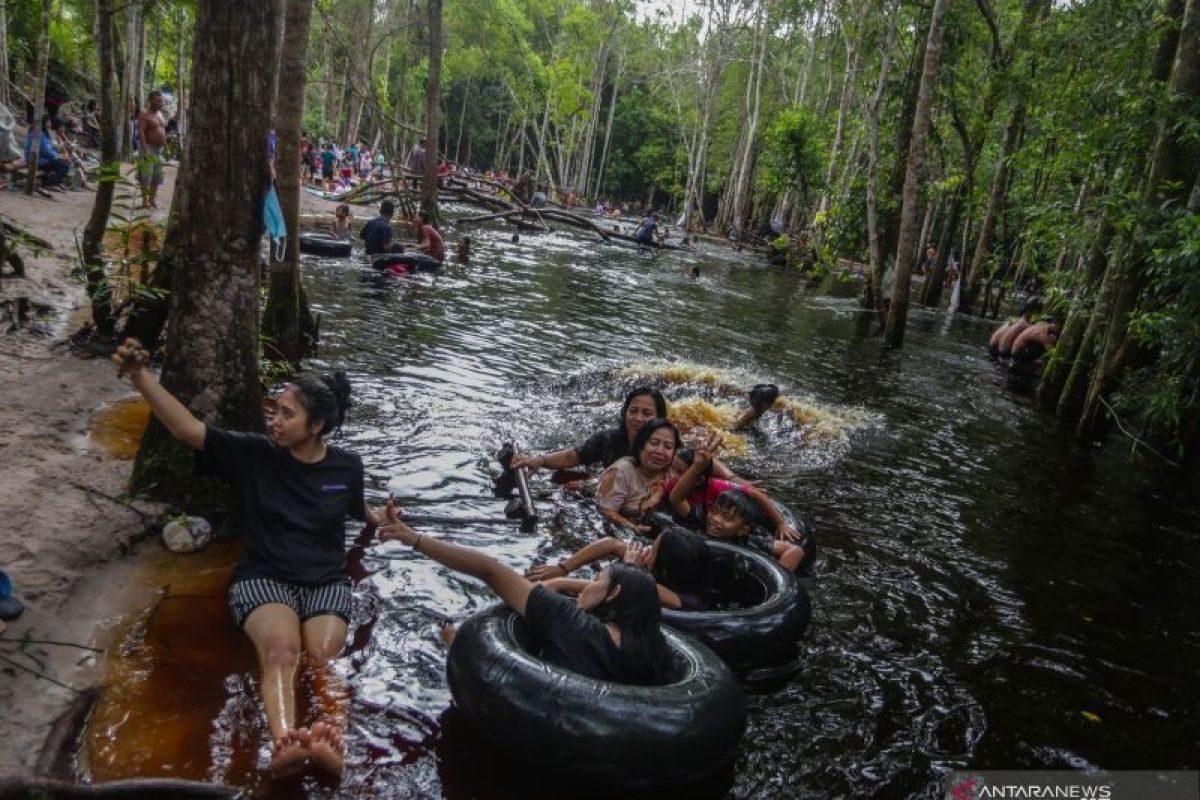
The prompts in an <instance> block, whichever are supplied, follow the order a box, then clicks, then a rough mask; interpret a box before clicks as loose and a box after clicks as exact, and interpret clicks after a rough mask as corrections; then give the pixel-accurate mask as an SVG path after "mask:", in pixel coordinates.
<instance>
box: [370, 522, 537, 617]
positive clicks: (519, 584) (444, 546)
mask: <svg viewBox="0 0 1200 800" xmlns="http://www.w3.org/2000/svg"><path fill="white" fill-rule="evenodd" d="M379 539H380V541H385V542H386V541H391V540H393V539H397V540H399V541H401V542H403V543H404V544H406V545H408V546H409V547H411V548H412V549H413V550H414V551H415V552H417V553H420V554H421V555H423V556H426V557H427V558H432V559H433V560H434V561H436V562H438V563H439V564H442V565H443V566H446V567H449V568H450V569H452V570H454V571H455V572H461V573H463V574H464V575H470V576H472V577H474V578H479V579H480V580H481V581H483V582H484V583H486V584H487V585H488V586H490V587H491V588H492V591H494V592H495V593H496V594H498V595H499V596H500V599H501V600H503V601H504V602H505V604H506V605H507V606H508V607H509V608H511V609H512V610H513V611H516V612H517V613H518V614H520V615H521V616H522V617H523V616H525V604H526V602H527V601H528V600H529V593H530V592H531V591H532V590H533V583H531V582H530V581H528V580H526V579H525V578H524V577H522V576H521V575H520V574H518V573H517V572H516V571H515V570H512V569H509V568H508V567H506V566H504V565H503V564H501V563H500V562H499V561H497V560H496V559H494V558H492V557H491V556H488V555H484V554H483V553H480V552H479V551H478V550H472V549H471V548H469V547H461V546H459V545H456V544H450V543H449V542H443V541H441V540H440V539H435V538H433V537H432V536H426V535H425V534H423V533H417V532H416V531H414V530H413V529H412V528H410V527H408V525H406V524H405V523H404V521H403V520H401V519H400V518H399V517H398V516H396V513H395V509H394V508H393V509H391V511H390V512H389V514H388V524H387V525H386V526H384V527H383V528H381V529H380V530H379Z"/></svg>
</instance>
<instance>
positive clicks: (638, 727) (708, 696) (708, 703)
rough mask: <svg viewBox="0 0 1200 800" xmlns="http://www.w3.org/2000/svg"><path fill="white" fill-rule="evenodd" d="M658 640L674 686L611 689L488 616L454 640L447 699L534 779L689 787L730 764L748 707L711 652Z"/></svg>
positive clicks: (516, 622)
mask: <svg viewBox="0 0 1200 800" xmlns="http://www.w3.org/2000/svg"><path fill="white" fill-rule="evenodd" d="M663 633H664V634H665V635H666V637H667V642H668V643H669V644H670V646H671V648H672V649H673V650H674V651H675V652H676V654H677V655H678V657H679V658H678V661H679V675H678V677H677V678H676V680H675V682H674V683H671V684H668V685H666V686H631V685H627V684H620V683H609V682H606V681H599V680H595V679H593V678H588V677H585V676H583V675H580V674H578V673H576V672H571V671H570V670H567V669H563V668H562V667H558V666H555V665H553V664H548V663H546V662H545V661H542V660H540V659H538V658H537V657H536V656H534V655H533V654H531V653H530V652H528V651H527V649H526V644H527V642H528V638H527V637H528V634H527V632H526V630H525V627H524V623H523V621H522V620H521V618H520V617H518V616H517V615H516V614H515V613H514V612H513V611H511V610H510V609H508V608H507V607H505V606H502V605H498V606H493V607H491V608H488V609H485V610H483V611H480V612H479V613H477V614H475V615H473V616H471V617H470V618H469V619H468V620H467V621H466V622H464V623H463V625H462V626H461V628H460V629H459V631H458V633H457V635H455V637H454V643H453V645H451V647H450V655H449V658H448V660H447V664H446V673H447V677H448V679H449V682H450V691H451V693H452V694H453V696H454V701H455V703H456V704H457V705H458V706H459V707H461V708H462V710H463V711H464V712H465V713H466V714H467V716H468V717H469V718H470V719H471V721H472V722H473V723H474V724H475V726H476V727H477V728H478V729H479V730H480V732H481V733H483V734H484V735H486V736H487V737H488V738H489V739H491V740H493V741H495V742H496V743H497V744H499V745H500V746H501V747H503V748H504V749H505V750H507V751H508V752H509V753H510V754H512V755H513V756H515V757H518V758H520V759H522V760H524V761H526V762H528V763H530V764H532V765H533V766H534V767H535V768H536V769H538V770H550V771H553V772H556V773H561V774H569V775H570V776H571V778H572V779H574V780H579V781H590V782H592V783H595V784H603V785H604V786H611V787H627V788H638V787H652V786H671V785H679V784H684V783H691V782H694V781H696V780H698V779H700V778H703V777H704V776H705V775H708V774H710V773H712V772H715V771H718V770H720V769H722V768H724V767H725V766H727V765H728V764H729V762H730V761H731V759H733V757H734V755H735V754H736V752H737V748H738V744H739V742H740V741H741V738H742V733H743V731H744V730H745V727H746V706H745V699H744V698H743V696H742V692H741V689H740V688H739V687H738V685H737V682H736V681H735V680H734V678H733V674H732V673H731V672H730V670H729V668H728V667H727V666H725V664H724V662H722V661H721V660H720V659H719V658H718V657H717V656H716V655H715V654H714V653H713V652H712V651H711V650H709V649H708V648H706V647H704V646H703V645H701V644H699V643H698V642H696V641H695V640H693V639H691V638H689V637H687V636H683V635H681V634H679V633H678V632H676V631H673V630H670V629H668V628H664V630H663ZM568 794H569V792H568Z"/></svg>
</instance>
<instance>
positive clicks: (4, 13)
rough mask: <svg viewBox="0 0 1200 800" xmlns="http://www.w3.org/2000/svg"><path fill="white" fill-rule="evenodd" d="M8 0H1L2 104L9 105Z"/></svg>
mask: <svg viewBox="0 0 1200 800" xmlns="http://www.w3.org/2000/svg"><path fill="white" fill-rule="evenodd" d="M7 32H8V0H0V106H7V105H8V35H7Z"/></svg>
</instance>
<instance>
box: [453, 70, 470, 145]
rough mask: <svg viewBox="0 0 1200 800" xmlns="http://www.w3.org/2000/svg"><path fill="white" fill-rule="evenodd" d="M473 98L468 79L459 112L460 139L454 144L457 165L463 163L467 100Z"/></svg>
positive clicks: (468, 79)
mask: <svg viewBox="0 0 1200 800" xmlns="http://www.w3.org/2000/svg"><path fill="white" fill-rule="evenodd" d="M470 96H471V79H470V78H469V77H468V78H467V81H466V85H465V86H463V99H462V108H461V109H460V110H459V112H458V138H457V140H456V141H455V142H454V161H455V163H457V164H461V163H462V142H463V128H464V127H466V122H467V99H468V98H470Z"/></svg>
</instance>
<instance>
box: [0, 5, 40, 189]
mask: <svg viewBox="0 0 1200 800" xmlns="http://www.w3.org/2000/svg"><path fill="white" fill-rule="evenodd" d="M52 5H53V2H52V0H42V24H41V29H40V30H39V31H38V49H37V67H36V68H35V69H34V74H33V87H32V88H31V90H30V92H29V96H30V97H31V98H32V99H33V121H32V122H31V123H30V128H29V129H30V130H31V131H33V136H32V137H30V138H31V139H32V146H31V148H30V150H29V164H28V165H27V166H26V169H25V172H26V178H25V194H27V195H30V196H32V195H33V184H34V183H36V182H37V173H38V169H37V164H38V157H39V154H40V153H41V151H42V137H41V135H40V132H41V130H42V118H43V117H45V116H46V75H47V74H48V72H49V70H50V7H51V6H52ZM2 35H8V32H7V31H4V32H3V34H2Z"/></svg>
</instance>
